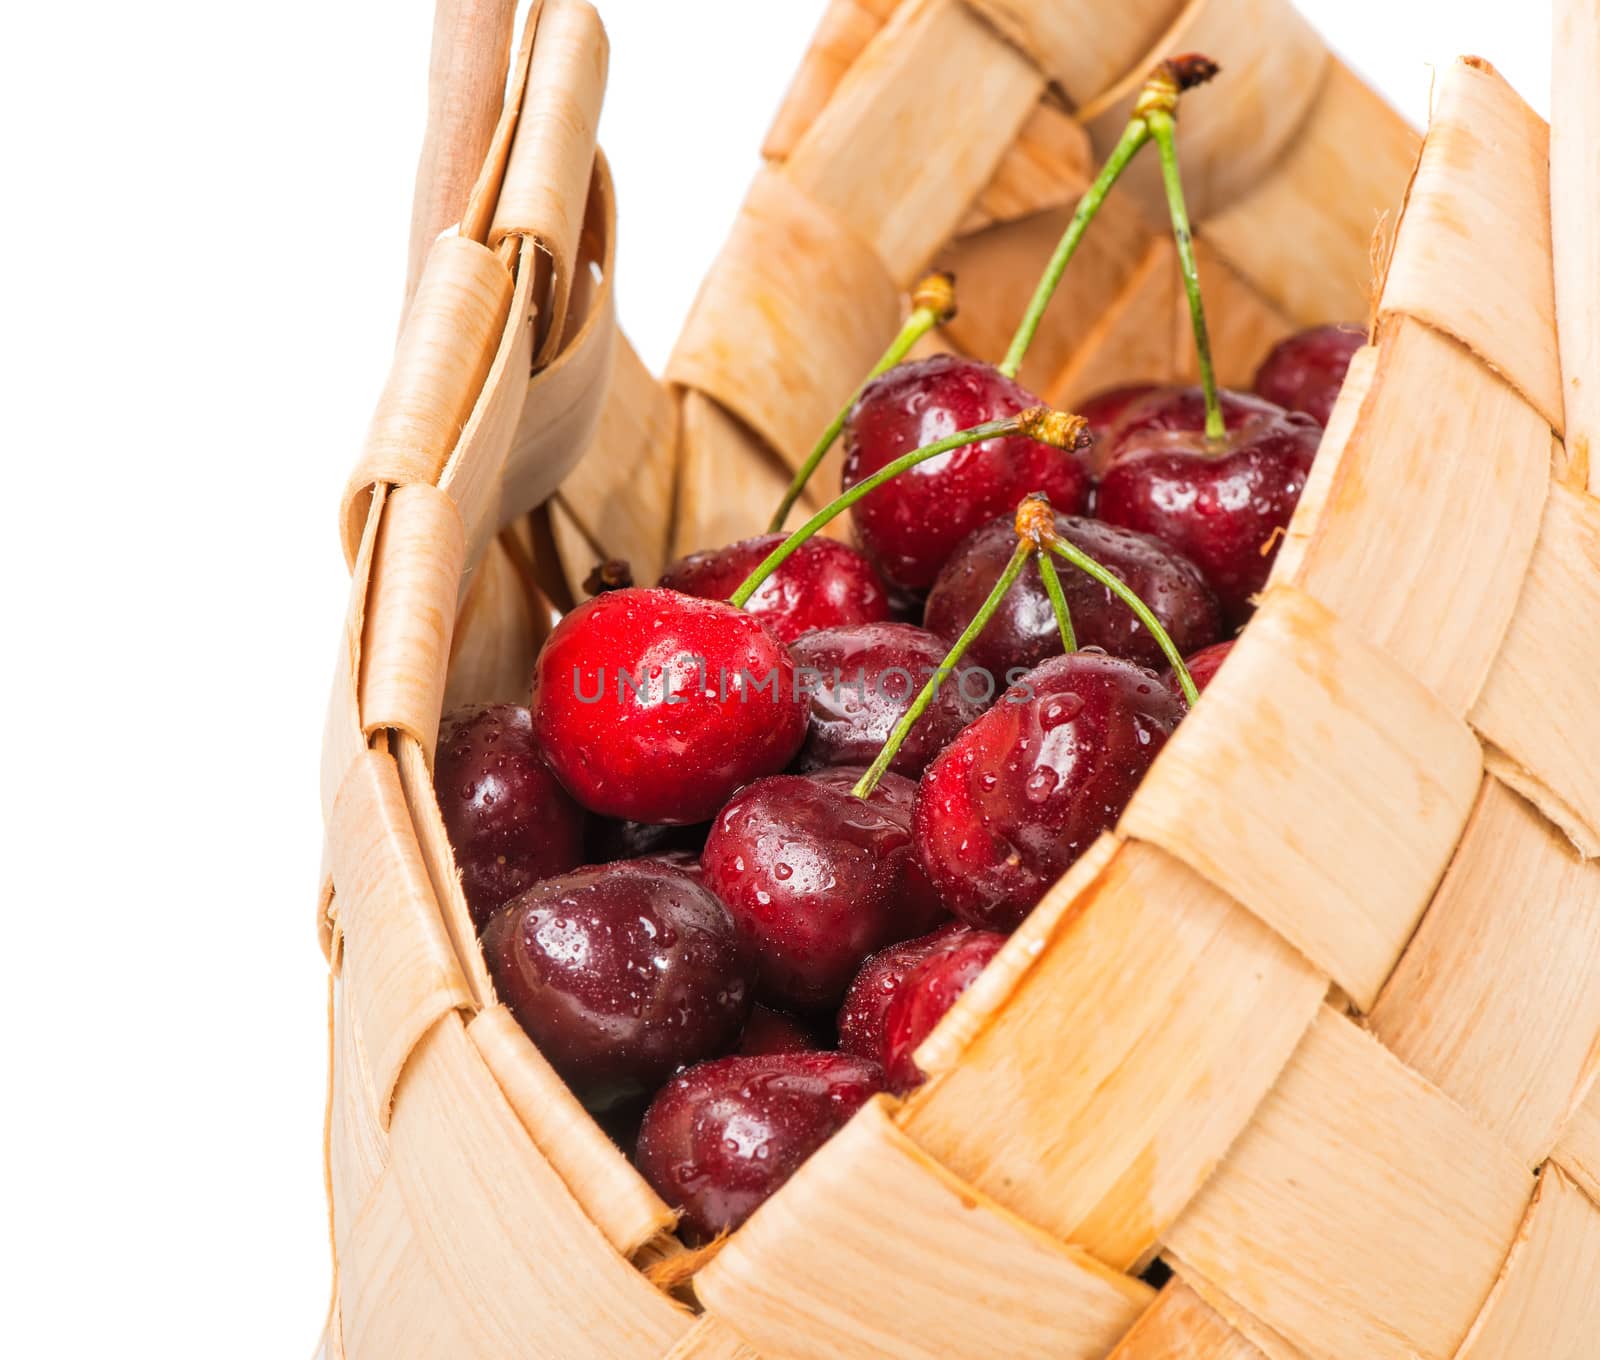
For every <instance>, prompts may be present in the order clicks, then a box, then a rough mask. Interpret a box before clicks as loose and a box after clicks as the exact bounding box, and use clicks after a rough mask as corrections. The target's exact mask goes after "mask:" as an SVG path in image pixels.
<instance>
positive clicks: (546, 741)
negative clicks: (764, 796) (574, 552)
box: [533, 588, 806, 825]
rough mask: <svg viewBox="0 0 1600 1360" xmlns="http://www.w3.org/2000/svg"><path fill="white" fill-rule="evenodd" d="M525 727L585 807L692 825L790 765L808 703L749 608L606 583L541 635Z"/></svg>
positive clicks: (782, 651) (789, 665)
mask: <svg viewBox="0 0 1600 1360" xmlns="http://www.w3.org/2000/svg"><path fill="white" fill-rule="evenodd" d="M533 724H534V730H535V732H536V733H537V734H538V737H539V740H540V742H541V744H542V745H543V747H544V750H545V754H546V756H547V758H548V759H549V761H550V764H551V766H552V767H553V768H554V769H555V772H556V774H557V775H558V776H559V777H560V779H561V782H562V783H563V784H564V785H566V787H567V790H568V791H569V792H570V793H571V794H572V795H573V797H575V798H576V799H577V800H578V801H579V802H580V803H582V804H583V805H584V806H585V807H587V808H589V809H591V810H592V811H594V812H600V813H604V814H605V815H607V816H610V817H620V818H627V819H631V820H634V821H640V822H666V823H672V824H676V825H688V824H692V823H694V822H703V821H706V820H708V819H709V818H711V817H712V816H714V815H715V814H716V811H717V809H718V808H719V807H721V806H722V804H723V803H724V802H726V801H727V799H728V796H729V794H731V793H732V792H733V791H734V790H735V789H736V788H738V787H739V786H740V785H741V784H745V783H748V782H749V781H750V780H752V779H759V778H760V777H761V776H762V775H766V774H772V773H773V772H774V771H776V770H781V769H782V768H783V767H784V766H785V765H786V764H788V763H789V760H790V758H791V757H792V756H793V755H794V754H795V752H796V751H798V750H799V749H800V743H801V742H802V741H803V740H804V739H805V732H806V704H805V698H804V696H803V695H800V694H797V693H796V691H795V684H794V663H793V662H792V661H791V660H790V659H789V653H788V651H787V650H786V649H785V648H784V647H783V646H782V645H781V644H780V643H779V642H778V641H777V639H776V638H774V637H773V636H772V634H771V633H769V632H768V631H767V630H766V629H765V628H764V627H762V625H761V624H760V623H759V622H758V621H757V620H755V619H753V618H751V617H750V616H749V615H748V614H745V613H743V612H742V611H741V610H738V609H735V608H733V606H731V605H727V604H722V603H720V602H719V601H716V600H700V599H695V598H694V597H693V596H689V595H682V594H679V593H678V592H677V591H675V590H662V589H660V588H656V589H652V590H640V589H630V590H613V591H608V592H607V593H606V594H604V595H599V596H596V597H595V598H594V599H592V600H587V601H585V602H584V603H583V604H581V605H579V606H578V607H577V608H576V609H574V610H573V611H572V612H571V613H570V614H568V615H567V616H566V617H565V618H563V619H562V620H561V622H560V623H559V624H557V625H556V627H555V630H554V631H553V632H552V633H551V634H550V636H549V638H547V639H546V640H545V644H544V647H543V649H542V650H541V651H540V653H539V659H538V662H537V663H536V666H535V670H534V683H533Z"/></svg>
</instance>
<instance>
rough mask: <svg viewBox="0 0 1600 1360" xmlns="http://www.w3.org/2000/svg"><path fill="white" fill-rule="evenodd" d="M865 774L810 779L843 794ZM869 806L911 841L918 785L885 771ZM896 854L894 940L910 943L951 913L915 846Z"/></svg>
mask: <svg viewBox="0 0 1600 1360" xmlns="http://www.w3.org/2000/svg"><path fill="white" fill-rule="evenodd" d="M866 772H867V771H866V766H864V765H831V766H829V767H828V768H827V769H823V770H813V771H812V772H811V773H810V775H808V776H807V777H808V778H810V779H814V780H816V782H817V783H819V784H824V785H826V786H827V787H829V788H831V789H837V790H838V791H839V792H840V793H851V792H852V791H853V790H854V789H855V786H856V783H857V781H858V780H860V778H861V776H862V775H864V774H865V773H866ZM867 804H868V806H870V807H871V808H872V809H873V810H874V811H875V812H881V813H882V814H883V815H884V816H885V817H887V818H888V819H889V820H890V821H891V822H893V823H894V824H895V825H896V826H898V827H900V828H902V829H903V830H904V831H905V833H906V836H907V837H908V838H909V837H910V835H911V818H912V816H913V815H914V814H915V812H916V807H917V785H916V782H915V781H914V780H911V779H907V778H905V776H903V775H898V774H896V773H895V772H894V771H893V770H888V771H885V773H884V774H883V776H882V777H881V778H880V779H879V780H878V782H877V785H876V786H875V787H874V788H873V790H872V793H871V794H870V795H869V796H868V798H867ZM894 854H895V856H896V860H895V862H896V864H897V866H898V867H899V868H900V869H901V870H902V872H903V874H904V877H903V878H902V879H901V881H900V890H899V893H898V902H897V905H896V907H895V913H894V938H895V939H897V940H904V939H909V938H911V937H912V936H913V935H922V934H924V933H925V932H927V931H930V930H932V929H933V928H934V927H935V926H942V925H947V924H948V923H949V921H950V913H949V912H948V911H946V910H945V905H944V902H943V901H941V900H940V897H939V894H938V893H936V892H935V891H934V889H933V884H932V883H930V882H928V876H927V875H926V874H925V873H923V872H922V866H921V865H920V864H918V863H917V856H916V848H915V846H912V848H911V849H910V850H909V851H908V852H907V853H906V854H905V856H904V857H903V858H901V857H900V855H899V852H898V851H895V852H894Z"/></svg>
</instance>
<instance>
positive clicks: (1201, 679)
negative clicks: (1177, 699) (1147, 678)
mask: <svg viewBox="0 0 1600 1360" xmlns="http://www.w3.org/2000/svg"><path fill="white" fill-rule="evenodd" d="M1232 650H1233V640H1232V639H1231V638H1230V639H1229V640H1228V641H1227V642H1217V643H1213V644H1212V645H1211V646H1210V647H1202V648H1201V649H1200V650H1199V651H1198V652H1196V653H1195V654H1194V655H1193V656H1186V657H1184V659H1183V664H1184V666H1185V667H1186V668H1187V669H1188V672H1189V678H1190V679H1191V680H1193V681H1194V687H1195V688H1196V689H1197V690H1199V691H1200V693H1202V694H1204V693H1205V692H1206V686H1207V685H1209V684H1210V683H1211V681H1212V680H1213V679H1214V678H1215V677H1216V674H1217V672H1218V671H1220V670H1221V669H1222V663H1223V662H1224V661H1226V660H1227V659H1228V653H1229V652H1231V651H1232ZM1161 678H1162V680H1164V681H1165V682H1166V686H1167V688H1168V689H1170V690H1171V691H1172V692H1173V693H1174V694H1176V695H1179V696H1181V695H1182V694H1183V688H1182V686H1180V685H1179V684H1178V677H1177V675H1176V674H1174V673H1173V671H1172V670H1171V669H1170V668H1169V669H1168V670H1166V671H1164V672H1163V673H1162V676H1161Z"/></svg>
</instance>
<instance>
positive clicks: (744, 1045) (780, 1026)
mask: <svg viewBox="0 0 1600 1360" xmlns="http://www.w3.org/2000/svg"><path fill="white" fill-rule="evenodd" d="M818 1046H819V1045H818V1043H817V1036H816V1035H815V1034H813V1033H812V1032H811V1031H810V1030H809V1029H807V1028H806V1026H805V1025H803V1024H801V1022H800V1021H799V1020H797V1019H795V1017H794V1016H792V1015H785V1014H784V1013H783V1012H782V1011H774V1010H769V1009H768V1008H767V1007H765V1006H755V1007H753V1008H752V1009H751V1011H750V1019H749V1021H748V1022H747V1023H746V1024H745V1027H744V1035H743V1037H742V1038H741V1039H740V1040H739V1048H738V1050H737V1051H738V1053H739V1055H740V1056H741V1057H745V1058H761V1057H767V1056H769V1055H771V1054H773V1053H813V1052H815V1051H816V1050H817V1048H818Z"/></svg>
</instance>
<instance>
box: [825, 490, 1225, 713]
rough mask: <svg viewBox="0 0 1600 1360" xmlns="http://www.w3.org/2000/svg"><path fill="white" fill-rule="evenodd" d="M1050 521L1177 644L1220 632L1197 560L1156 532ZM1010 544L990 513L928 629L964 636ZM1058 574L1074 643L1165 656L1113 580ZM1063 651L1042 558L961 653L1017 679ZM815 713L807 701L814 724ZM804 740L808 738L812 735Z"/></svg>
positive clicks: (964, 548)
mask: <svg viewBox="0 0 1600 1360" xmlns="http://www.w3.org/2000/svg"><path fill="white" fill-rule="evenodd" d="M1055 526H1056V532H1057V533H1058V534H1059V535H1060V536H1061V537H1062V538H1065V539H1067V540H1068V541H1069V542H1071V543H1074V544H1076V545H1077V546H1078V547H1080V548H1082V549H1083V551H1084V552H1086V553H1088V554H1089V556H1090V557H1092V558H1094V559H1095V561H1097V562H1099V563H1100V565H1101V566H1103V567H1105V568H1106V569H1107V570H1109V571H1111V572H1113V573H1114V574H1115V575H1116V576H1117V577H1118V578H1119V579H1120V580H1122V581H1123V582H1124V583H1125V584H1126V585H1128V586H1129V587H1130V588H1131V589H1132V590H1133V592H1134V593H1135V594H1136V595H1138V596H1139V597H1140V598H1141V599H1142V600H1143V601H1144V602H1145V604H1147V605H1148V606H1149V607H1150V609H1151V610H1152V611H1153V612H1154V613H1155V616H1156V618H1157V619H1159V620H1160V622H1161V625H1162V627H1164V628H1165V629H1166V630H1167V632H1168V634H1170V635H1171V638H1172V641H1173V642H1174V644H1175V645H1176V646H1177V647H1178V649H1179V651H1182V652H1185V653H1187V652H1191V651H1194V650H1196V649H1197V648H1200V647H1204V646H1205V645H1206V644H1207V643H1210V642H1214V641H1215V640H1216V639H1217V638H1218V637H1220V636H1221V634H1222V614H1221V611H1220V610H1219V609H1218V607H1217V601H1216V597H1215V596H1214V595H1213V594H1212V593H1211V590H1210V588H1209V587H1208V586H1207V585H1206V583H1205V582H1204V580H1202V579H1201V576H1200V573H1199V571H1198V570H1197V569H1196V568H1195V566H1194V564H1193V563H1191V562H1189V561H1188V560H1187V559H1185V558H1183V557H1181V556H1180V555H1179V554H1177V553H1175V552H1174V551H1173V550H1172V549H1171V548H1169V547H1167V546H1166V544H1164V543H1162V542H1161V541H1160V540H1159V539H1156V538H1152V537H1151V536H1150V535H1148V534H1141V533H1135V532H1134V531H1133V530H1131V529H1119V528H1116V527H1115V526H1113V525H1109V524H1102V523H1100V522H1099V521H1098V520H1092V519H1082V518H1079V517H1077V516H1073V515H1059V514H1058V515H1056V516H1055ZM1016 542H1017V535H1016V526H1015V524H1014V523H1013V521H1012V519H1011V518H1010V517H1009V516H1001V517H1000V518H999V519H994V520H990V521H989V523H988V524H985V525H984V526H983V527H982V528H980V529H978V530H976V531H974V532H973V533H972V534H971V535H969V536H968V537H967V539H966V540H965V541H964V542H963V543H962V544H961V546H960V547H959V548H957V549H956V553H955V556H954V557H952V558H951V559H950V560H949V561H948V562H946V563H945V564H944V570H943V571H941V572H940V573H939V579H938V580H937V581H935V582H934V583H933V589H932V590H931V591H929V592H928V610H927V616H926V623H927V626H928V628H930V629H931V630H932V631H933V632H935V633H938V634H939V635H940V636H941V637H944V638H946V639H949V640H952V641H953V640H954V639H955V638H957V637H958V636H960V634H961V632H962V630H963V629H965V628H966V626H967V624H968V623H969V622H971V620H972V618H973V617H974V616H975V615H976V614H977V612H978V610H979V608H980V606H981V605H982V604H983V601H984V600H985V598H986V597H987V596H988V594H989V591H990V590H991V589H993V587H994V584H995V582H996V581H998V580H999V579H1000V577H1001V575H1002V574H1003V573H1004V571H1005V569H1006V564H1007V563H1008V562H1009V561H1010V559H1011V554H1012V551H1013V549H1015V547H1016ZM1059 575H1060V579H1061V586H1062V590H1063V593H1064V594H1065V595H1066V599H1067V607H1068V612H1069V614H1070V615H1071V618H1072V627H1073V631H1074V633H1075V634H1076V636H1077V641H1078V644H1079V645H1080V646H1084V647H1100V648H1103V649H1104V650H1105V651H1107V652H1110V653H1111V654H1112V655H1113V656H1122V657H1127V658H1128V659H1129V660H1130V661H1137V662H1139V663H1140V664H1141V665H1146V666H1159V665H1161V664H1163V656H1162V652H1161V646H1160V644H1159V643H1158V642H1157V641H1156V640H1155V638H1153V637H1151V636H1150V634H1149V632H1148V631H1146V629H1145V627H1144V625H1143V624H1142V623H1140V622H1139V620H1138V619H1137V618H1136V617H1135V616H1134V614H1133V611H1132V610H1131V609H1129V608H1128V606H1127V605H1126V604H1124V603H1123V602H1122V601H1121V600H1119V599H1118V598H1117V597H1116V596H1115V595H1113V594H1112V593H1111V591H1110V589H1109V588H1107V587H1106V586H1104V585H1102V584H1101V583H1100V582H1098V581H1095V580H1094V579H1092V578H1091V577H1089V576H1087V575H1085V574H1084V573H1083V572H1081V571H1074V570H1073V569H1072V568H1071V567H1069V566H1063V567H1062V568H1061V570H1060V572H1059ZM1060 652H1061V630H1060V628H1059V627H1058V625H1057V621H1056V615H1055V609H1054V607H1053V606H1052V605H1051V602H1050V596H1049V595H1048V594H1046V592H1045V588H1044V582H1043V581H1041V580H1040V579H1039V567H1038V564H1037V563H1036V562H1030V563H1029V564H1028V565H1027V567H1025V568H1024V569H1023V572H1022V575H1021V576H1020V577H1018V578H1017V581H1016V583H1015V584H1014V585H1013V586H1012V587H1011V589H1010V590H1009V591H1007V592H1006V595H1005V598H1004V599H1003V600H1001V602H1000V605H999V607H998V609H997V610H996V611H995V614H994V616H993V617H992V618H991V619H990V620H989V622H988V624H987V625H986V626H985V628H984V630H983V632H981V633H980V634H978V636H977V637H976V638H974V639H973V640H972V642H971V644H970V645H969V646H968V648H967V651H966V655H965V658H964V660H966V661H967V662H969V663H970V664H972V665H975V666H979V667H982V668H983V669H984V670H985V671H986V672H987V673H988V674H989V675H991V676H1000V677H1008V676H1009V677H1011V678H1014V673H1015V672H1016V671H1021V670H1027V669H1029V668H1030V667H1033V666H1036V665H1038V664H1039V663H1040V662H1041V661H1043V660H1044V659H1045V658H1046V657H1048V656H1055V655H1058V654H1059V653H1060ZM815 714H816V703H815V701H813V703H812V723H813V728H814V726H815V722H816V717H815ZM807 741H808V745H809V741H810V738H809V737H808V738H807Z"/></svg>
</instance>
